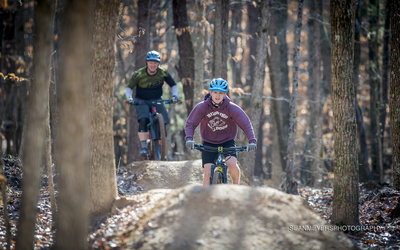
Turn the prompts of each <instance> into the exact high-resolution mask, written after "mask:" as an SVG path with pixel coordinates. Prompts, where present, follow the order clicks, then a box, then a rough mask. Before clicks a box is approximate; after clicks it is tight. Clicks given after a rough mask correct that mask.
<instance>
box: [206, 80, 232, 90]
mask: <svg viewBox="0 0 400 250" xmlns="http://www.w3.org/2000/svg"><path fill="white" fill-rule="evenodd" d="M228 90H229V84H228V82H227V81H225V80H224V79H222V78H214V79H212V80H211V82H210V91H217V92H224V93H228Z"/></svg>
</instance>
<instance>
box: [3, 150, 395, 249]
mask: <svg viewBox="0 0 400 250" xmlns="http://www.w3.org/2000/svg"><path fill="white" fill-rule="evenodd" d="M3 163H4V169H3V170H4V173H3V174H4V176H6V178H7V179H8V190H7V192H8V198H9V200H8V204H7V210H8V213H9V215H10V223H11V231H12V235H13V241H12V247H15V236H16V230H17V222H18V218H19V208H20V200H21V181H22V170H21V162H20V160H19V159H17V158H12V157H9V156H7V157H4V158H3ZM133 171H134V167H133V166H128V167H121V168H120V169H118V170H117V180H118V189H119V193H120V194H124V195H132V194H136V193H138V192H139V193H140V191H141V190H142V189H141V187H138V186H137V185H136V178H137V177H136V176H135V173H134V172H133ZM43 179H44V180H43ZM299 191H300V195H301V196H302V197H303V198H304V199H305V200H307V202H308V204H309V205H310V206H311V207H312V208H313V209H314V210H315V211H316V212H317V213H319V214H320V216H321V217H322V218H323V219H325V220H326V221H328V222H330V217H331V214H332V202H333V190H332V189H330V188H322V189H316V188H310V187H304V188H301V189H300V190H299ZM399 197H400V193H399V192H397V191H395V190H394V189H393V188H391V187H390V186H389V185H375V184H361V185H360V199H359V208H360V210H359V211H360V226H359V227H357V228H343V227H338V228H337V229H338V230H343V231H346V234H347V236H348V237H349V238H351V239H352V240H353V242H354V244H355V245H356V246H357V247H358V248H361V249H370V248H385V249H399V245H400V217H399V216H393V215H394V214H395V213H394V211H395V209H396V206H397V205H398V203H399ZM145 209H148V208H145V207H143V204H142V203H140V202H137V203H136V204H135V205H131V206H127V207H124V208H121V209H117V210H116V211H115V212H114V213H112V214H111V215H110V216H109V217H107V218H104V219H103V220H102V221H101V222H99V224H98V225H97V226H95V227H94V228H93V229H92V232H91V234H90V235H89V237H88V240H89V244H90V247H91V248H95V249H107V248H116V247H121V245H120V244H121V243H120V242H117V241H115V239H114V238H115V237H114V236H115V235H121V234H124V233H126V230H134V226H133V225H134V224H135V221H137V220H138V218H139V217H138V216H140V214H141V213H142V212H143V211H144V210H145ZM3 213H4V210H3V205H1V206H0V215H1V216H0V248H2V249H5V248H6V243H5V242H6V239H5V227H4V221H3V216H2V215H3ZM149 227H151V225H149ZM344 229H347V230H344ZM353 229H354V230H353ZM53 242H54V230H53V229H52V214H51V206H50V197H49V193H48V191H47V189H46V180H45V178H42V188H41V191H40V200H39V203H38V217H37V223H36V232H35V249H43V248H50V247H51V246H52V245H53Z"/></svg>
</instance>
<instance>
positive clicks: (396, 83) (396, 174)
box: [388, 0, 400, 191]
mask: <svg viewBox="0 0 400 250" xmlns="http://www.w3.org/2000/svg"><path fill="white" fill-rule="evenodd" d="M388 1H390V5H391V7H392V8H391V11H390V31H391V32H390V53H389V54H390V74H389V76H390V77H389V78H390V89H389V92H390V94H389V108H390V129H391V132H392V147H393V160H392V162H393V163H392V171H393V186H394V188H396V189H397V190H399V191H400V99H399V96H400V15H399V13H400V3H399V2H398V1H396V0H388Z"/></svg>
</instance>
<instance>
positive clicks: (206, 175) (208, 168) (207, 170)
mask: <svg viewBox="0 0 400 250" xmlns="http://www.w3.org/2000/svg"><path fill="white" fill-rule="evenodd" d="M212 165H213V164H212V163H206V164H204V177H203V186H208V185H210V176H211V166H212Z"/></svg>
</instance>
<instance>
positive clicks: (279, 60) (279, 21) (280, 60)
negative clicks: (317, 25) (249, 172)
mask: <svg viewBox="0 0 400 250" xmlns="http://www.w3.org/2000/svg"><path fill="white" fill-rule="evenodd" d="M269 11H270V12H271V22H270V27H269V33H270V34H269V35H270V41H271V42H270V43H269V45H270V49H269V50H270V54H271V56H269V57H268V59H267V63H268V68H269V74H270V76H269V77H270V81H271V92H272V96H273V97H275V98H277V99H272V100H271V113H272V116H273V121H274V124H273V126H272V129H271V131H272V133H273V134H274V136H277V140H278V143H277V147H275V148H276V149H272V150H278V151H279V158H278V159H279V162H280V164H279V166H275V164H274V166H273V168H274V169H273V170H272V171H275V172H277V171H279V172H278V173H275V174H273V176H280V175H281V173H282V170H283V169H285V168H286V161H287V144H288V141H287V139H288V138H287V135H288V133H289V113H290V112H289V99H290V93H289V68H288V64H287V62H288V48H287V43H286V30H287V28H286V22H287V3H286V1H278V0H273V1H271V7H270V8H269Z"/></svg>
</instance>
